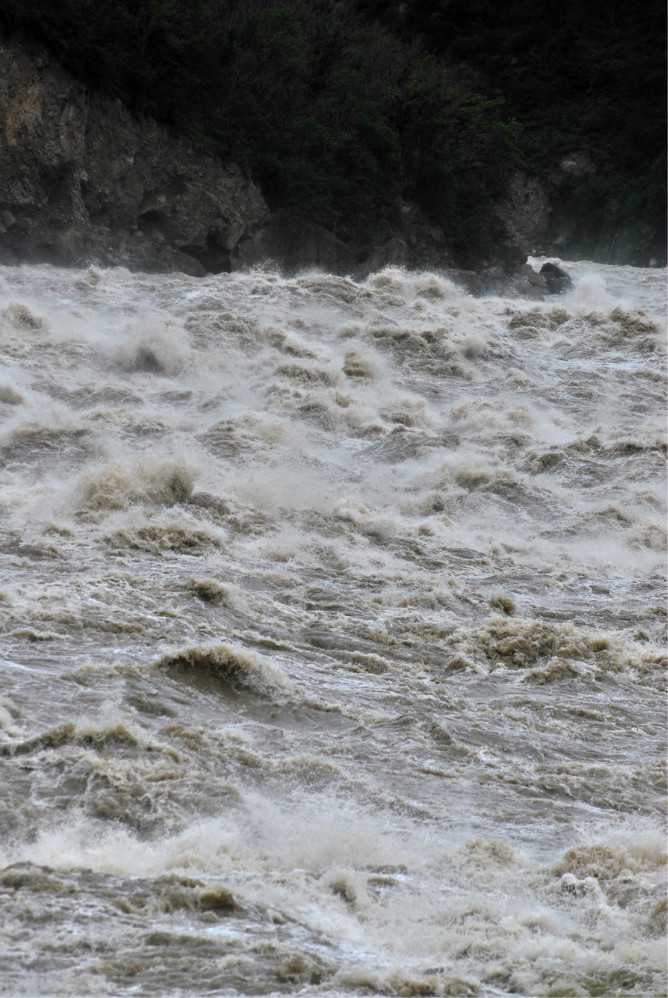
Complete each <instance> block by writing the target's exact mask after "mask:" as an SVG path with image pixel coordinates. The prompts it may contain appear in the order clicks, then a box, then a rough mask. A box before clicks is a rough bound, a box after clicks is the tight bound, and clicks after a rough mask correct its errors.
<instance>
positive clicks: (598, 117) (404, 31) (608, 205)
mask: <svg viewBox="0 0 668 998" xmlns="http://www.w3.org/2000/svg"><path fill="white" fill-rule="evenodd" d="M0 27H2V28H3V29H4V30H5V31H9V32H10V33H14V34H20V35H23V36H24V37H27V38H30V39H35V40H37V41H39V42H41V43H44V44H46V45H47V46H48V47H49V48H50V49H51V50H52V51H53V52H54V53H55V55H56V56H57V57H58V59H59V60H60V61H61V63H62V64H63V65H64V66H65V67H66V68H67V69H68V70H70V71H71V72H73V73H74V74H75V75H76V76H78V77H79V78H81V79H83V80H84V81H86V82H87V83H88V84H90V85H91V86H93V87H96V88H98V89H99V90H101V91H103V92H106V93H109V94H112V95H114V96H117V97H119V98H121V100H123V101H124V102H125V103H127V104H128V105H129V106H130V107H131V108H132V109H133V110H134V111H135V112H137V113H139V114H146V115H151V116H153V117H156V118H157V119H159V120H162V121H164V122H167V123H169V124H171V125H173V126H174V127H175V128H176V129H178V130H180V131H189V132H191V133H196V134H197V135H199V136H200V137H201V138H202V139H203V140H205V141H206V142H208V143H209V144H210V145H211V146H212V147H213V148H215V149H217V150H218V151H220V153H221V154H222V155H224V156H225V157H229V158H231V159H233V160H236V161H237V162H239V163H240V164H241V165H242V166H243V167H245V168H246V169H247V170H249V171H250V172H251V173H252V174H253V176H254V177H255V178H256V179H257V180H258V181H259V182H260V184H261V186H262V189H263V192H264V194H265V196H266V198H267V200H268V201H269V203H270V205H271V206H272V208H274V209H285V210H289V211H291V212H296V213H298V214H300V215H302V216H303V217H304V218H307V219H309V220H311V221H315V222H319V223H321V224H323V225H324V226H326V227H328V228H330V229H332V230H333V231H334V232H336V234H337V235H339V236H341V237H342V238H343V239H344V240H346V241H348V242H352V243H354V244H357V245H358V246H364V245H367V246H368V245H370V244H372V243H373V241H374V240H376V239H378V238H379V237H381V236H387V235H389V234H392V233H394V234H397V235H401V234H402V233H401V224H402V223H401V213H400V212H399V210H398V206H399V204H400V199H401V198H406V199H409V200H412V201H415V202H417V203H418V204H419V205H420V207H421V208H422V209H423V211H424V213H425V215H426V216H427V218H428V219H429V220H430V222H431V224H433V225H435V226H439V227H441V228H442V229H443V230H444V231H445V232H446V233H447V236H448V239H449V241H450V243H451V247H452V249H453V251H454V252H455V253H456V255H457V256H458V257H459V259H460V260H466V258H467V257H469V258H475V257H478V258H479V257H480V256H481V255H484V254H485V252H486V250H487V249H488V248H490V247H491V246H493V245H494V243H495V242H497V241H498V238H499V232H498V226H499V223H498V221H495V213H494V210H493V209H494V204H495V201H497V200H498V199H499V198H500V197H501V196H502V194H503V191H504V188H505V184H506V181H507V177H508V174H509V172H510V171H511V170H512V169H513V168H514V167H515V166H517V165H518V163H524V164H525V165H526V166H528V167H529V168H530V169H533V170H535V171H536V172H537V173H538V174H540V175H543V176H545V177H547V176H549V175H550V170H552V169H553V168H554V165H555V163H558V162H559V161H560V160H561V159H563V158H564V157H567V156H568V155H569V154H571V153H579V154H583V153H584V154H585V156H589V157H590V158H591V164H592V169H591V170H590V171H587V170H585V171H584V173H581V174H580V175H579V176H575V177H573V178H569V177H567V176H566V177H564V176H561V178H560V180H559V183H560V185H561V197H562V200H563V199H565V200H566V201H568V202H569V204H570V210H571V211H572V212H573V213H575V214H576V215H577V216H578V217H579V218H581V219H582V220H583V224H584V226H585V227H586V228H588V229H589V230H590V231H598V230H601V229H602V228H605V227H606V226H607V228H608V229H610V228H611V227H612V229H613V230H614V227H615V226H617V227H618V226H621V225H624V224H626V223H628V222H629V220H633V221H634V223H637V224H638V225H640V226H641V227H642V226H644V228H645V230H647V231H648V232H651V233H654V236H656V238H658V239H660V238H661V234H662V232H663V218H664V210H665V102H664V98H665V68H664V43H663V39H664V37H665V13H664V11H663V5H661V6H659V4H658V3H657V2H656V0H646V2H644V3H643V4H642V5H630V4H628V3H627V0H593V2H592V3H589V4H584V5H583V4H582V3H581V2H580V0H559V2H558V3H557V2H552V0H551V2H550V3H546V4H543V5H540V6H539V7H536V6H535V4H531V3H530V2H529V0H516V2H513V3H510V4H505V5H504V4H498V3H495V2H493V0H409V2H402V3H396V2H394V3H388V2H385V0H273V2H269V3H267V2H266V0H59V2H58V3H57V4H54V3H53V2H52V0H4V3H3V5H2V8H0ZM518 122H520V123H521V126H522V127H520V125H519V124H518ZM569 185H570V186H571V188H572V189H569Z"/></svg>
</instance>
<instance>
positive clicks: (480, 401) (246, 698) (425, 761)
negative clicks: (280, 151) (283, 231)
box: [0, 263, 666, 998]
mask: <svg viewBox="0 0 668 998" xmlns="http://www.w3.org/2000/svg"><path fill="white" fill-rule="evenodd" d="M565 266H566V269H567V270H569V272H570V273H571V275H572V277H573V280H574V289H573V291H572V292H570V293H568V294H565V295H560V296H552V297H550V298H548V299H546V300H545V301H540V302H531V301H526V300H520V299H511V298H503V297H489V298H475V297H471V296H470V295H467V294H466V293H465V292H464V291H462V290H461V289H460V288H458V287H457V286H455V285H454V284H453V283H451V282H450V281H449V280H447V279H446V278H444V277H443V276H439V275H438V274H433V273H407V272H404V271H402V270H399V269H386V270H384V271H382V272H380V273H377V274H374V275H372V276H370V277H369V278H368V279H366V280H364V281H359V282H356V281H354V280H352V279H349V278H346V277H337V276H332V275H328V274H324V273H309V274H303V275H301V276H297V277H295V278H291V279H288V278H285V277H282V276H280V275H279V274H277V273H274V272H272V271H271V270H269V269H265V270H257V271H255V272H248V273H238V274H222V275H217V276H210V277H208V278H206V279H196V278H190V277H187V276H183V275H173V274H170V275H158V276H155V275H146V274H132V273H129V272H128V271H126V270H124V269H109V270H104V269H97V268H94V267H91V268H90V269H88V270H65V269H58V268H53V267H48V266H23V267H18V268H11V267H2V268H0V558H1V564H2V571H1V573H0V629H1V641H0V677H1V681H2V682H1V686H0V773H1V780H2V795H1V796H0V833H1V834H0V916H1V917H0V976H1V977H2V985H1V988H0V989H1V990H2V993H3V994H4V995H17V996H18V995H22V996H36V995H68V996H75V995H95V996H98V995H100V996H101V995H117V996H130V995H142V996H144V995H146V996H153V995H156V996H162V995H175V996H190V995H193V996H194V995H198V996H202V995H213V994H216V995H258V994H304V995H368V994H382V995H398V996H407V995H442V996H443V995H468V996H475V995H481V996H482V995H489V996H506V995H511V994H512V995H518V994H521V995H534V996H555V998H556V996H566V995H574V996H586V995H593V996H596V995H598V996H601V995H622V994H623V995H643V996H645V995H663V994H665V993H666V978H665V939H664V933H665V919H666V898H665V800H666V797H665V794H666V784H665V693H664V690H665V665H666V663H665V647H666V645H665V642H666V632H665V623H666V604H665V553H666V546H665V545H666V532H665V503H664V491H665V455H666V436H665V411H666V410H665V405H666V402H665V388H666V379H665V352H664V333H665V330H664V328H663V318H664V311H665V281H666V273H665V271H659V270H639V269H633V268H630V267H604V266H601V265H595V264H590V263H573V264H568V263H567V264H566V265H565Z"/></svg>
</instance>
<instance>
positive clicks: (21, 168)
mask: <svg viewBox="0 0 668 998" xmlns="http://www.w3.org/2000/svg"><path fill="white" fill-rule="evenodd" d="M0 105H1V106H2V107H3V109H4V111H5V114H4V115H3V116H2V118H0V222H1V223H2V228H3V229H4V230H5V231H4V232H2V233H1V234H0V258H4V259H6V260H11V259H29V260H44V261H48V262H54V263H66V264H85V263H88V262H91V261H96V262H99V263H106V264H112V265H113V264H123V265H126V266H130V267H134V268H137V269H143V270H162V271H164V270H184V271H185V272H186V273H191V274H204V273H206V272H207V271H209V272H218V271H221V270H229V269H231V267H232V255H233V254H234V253H235V251H236V249H237V246H238V244H239V243H240V242H241V241H243V240H249V239H252V238H253V236H254V235H255V233H256V232H257V231H258V230H259V229H260V228H261V227H262V226H263V225H265V224H266V222H267V221H268V219H269V217H270V213H269V210H268V208H267V206H266V204H265V202H264V199H263V197H262V195H261V193H260V191H259V190H258V188H257V187H256V186H255V185H254V184H253V183H252V181H251V180H250V179H249V178H248V177H246V176H244V174H243V173H242V171H241V170H240V169H239V167H238V166H236V165H234V164H230V163H223V162H222V161H221V160H220V159H218V158H217V157H216V156H214V155H212V154H210V153H209V152H208V151H207V150H206V148H204V147H203V145H202V144H200V143H197V142H195V141H193V140H190V139H188V138H184V137H183V136H176V135H173V134H172V133H171V132H170V131H169V129H167V128H165V127H164V126H162V125H159V124H157V123H156V122H154V121H151V120H138V119H136V118H134V117H133V116H132V115H131V114H130V112H129V111H128V110H127V109H126V108H125V107H124V106H123V105H122V104H121V103H120V101H114V100H108V99H105V98H102V97H100V96H97V95H91V94H89V92H88V91H87V88H86V87H85V86H84V85H83V84H81V83H79V82H77V81H76V80H74V79H73V78H72V77H70V76H69V75H68V74H67V73H65V72H64V71H63V70H62V69H61V68H60V67H59V66H58V65H57V63H56V62H55V61H54V60H53V59H52V58H51V57H49V56H46V55H44V53H42V52H37V53H32V54H31V53H30V52H29V51H28V50H27V49H23V48H20V47H18V46H16V45H13V44H9V43H6V42H4V43H2V44H1V45H0Z"/></svg>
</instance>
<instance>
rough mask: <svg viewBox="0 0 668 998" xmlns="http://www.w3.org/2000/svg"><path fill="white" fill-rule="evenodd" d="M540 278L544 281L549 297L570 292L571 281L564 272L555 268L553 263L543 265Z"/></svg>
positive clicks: (559, 268)
mask: <svg viewBox="0 0 668 998" xmlns="http://www.w3.org/2000/svg"><path fill="white" fill-rule="evenodd" d="M540 276H541V277H542V278H543V279H544V281H545V283H546V285H547V290H548V291H549V293H550V294H551V295H558V294H562V293H563V292H564V291H571V290H572V288H573V281H572V280H571V278H570V276H569V275H568V274H567V273H566V271H565V270H562V269H561V267H557V265H556V264H554V263H544V264H543V266H542V267H541V268H540Z"/></svg>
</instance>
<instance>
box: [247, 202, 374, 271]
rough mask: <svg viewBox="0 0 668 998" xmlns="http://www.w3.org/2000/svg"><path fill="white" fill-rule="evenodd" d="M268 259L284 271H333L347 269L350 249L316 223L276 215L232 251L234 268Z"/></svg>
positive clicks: (351, 256) (350, 256) (351, 259)
mask: <svg viewBox="0 0 668 998" xmlns="http://www.w3.org/2000/svg"><path fill="white" fill-rule="evenodd" d="M267 260H268V261H272V262H273V263H277V264H278V265H279V266H281V267H282V268H283V269H284V270H285V271H286V272H287V273H296V272H297V271H299V270H306V269H308V268H311V267H316V268H318V269H319V270H327V271H331V272H333V273H345V272H350V271H351V270H352V269H353V265H354V255H353V251H352V250H351V248H350V247H349V246H348V245H347V244H346V243H344V242H342V241H341V240H340V239H337V238H336V236H335V235H333V234H332V233H331V232H328V231H327V229H323V228H322V227H321V226H320V225H315V224H314V223H313V222H307V221H305V220H303V219H299V218H294V217H290V216H289V215H282V216H277V217H275V218H274V219H272V221H271V222H270V223H269V224H268V225H265V226H264V227H263V228H262V229H260V230H259V231H258V232H257V233H256V234H255V236H253V238H251V239H246V240H240V241H239V243H238V245H237V246H236V247H235V251H234V253H233V254H232V267H233V269H235V270H238V269H241V268H243V267H249V266H253V265H255V264H258V263H263V262H264V261H267Z"/></svg>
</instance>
